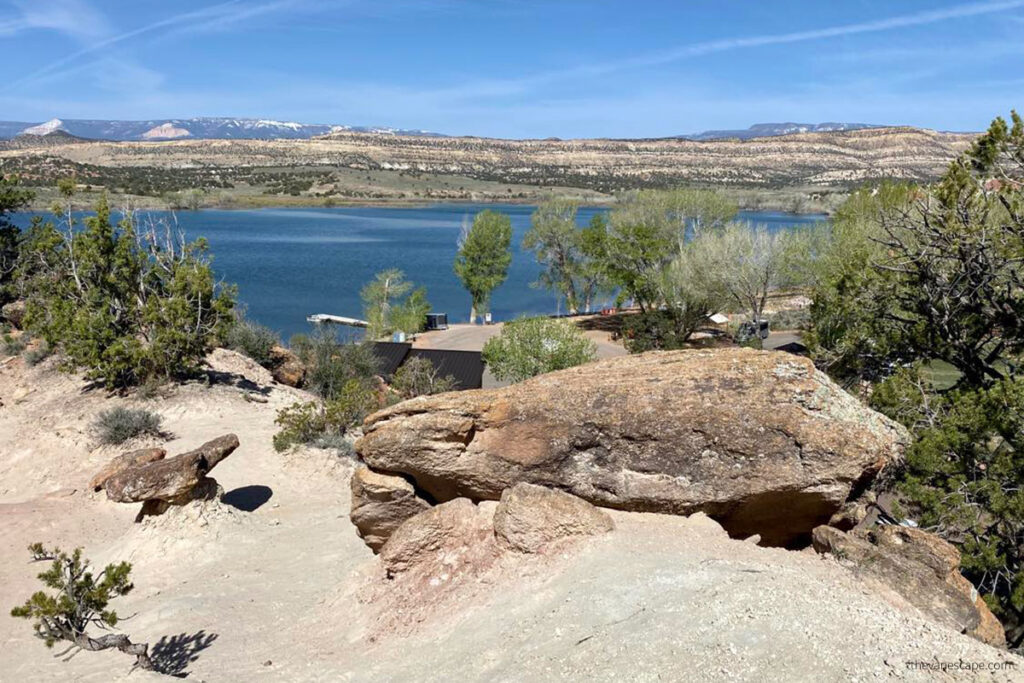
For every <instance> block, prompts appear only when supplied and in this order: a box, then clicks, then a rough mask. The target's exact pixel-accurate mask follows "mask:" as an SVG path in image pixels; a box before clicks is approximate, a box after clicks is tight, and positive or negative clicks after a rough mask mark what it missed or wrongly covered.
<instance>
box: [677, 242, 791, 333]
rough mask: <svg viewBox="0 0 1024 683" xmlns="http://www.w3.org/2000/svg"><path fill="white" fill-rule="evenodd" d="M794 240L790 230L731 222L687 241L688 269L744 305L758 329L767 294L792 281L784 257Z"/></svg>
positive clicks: (712, 288)
mask: <svg viewBox="0 0 1024 683" xmlns="http://www.w3.org/2000/svg"><path fill="white" fill-rule="evenodd" d="M793 244H794V241H793V238H792V237H791V234H790V233H787V232H781V231H779V232H772V231H770V230H768V229H767V228H764V227H751V226H749V225H747V224H746V223H730V224H728V225H727V226H725V227H724V228H722V229H721V230H720V231H717V232H707V233H705V234H702V235H701V236H700V237H699V238H698V239H695V240H694V241H693V243H692V244H691V245H689V252H690V253H689V254H688V255H687V257H688V259H689V263H690V264H691V265H690V267H689V272H690V273H691V274H692V275H693V277H694V278H695V281H697V282H700V283H703V286H704V287H706V288H708V289H711V290H715V291H719V292H722V293H724V294H725V295H726V296H728V297H729V298H730V299H731V300H732V301H733V302H734V303H735V304H736V305H738V306H741V307H743V308H745V309H746V310H747V311H748V313H749V314H750V319H751V320H752V321H753V323H754V325H755V329H757V326H759V325H760V323H761V321H762V320H763V318H764V308H765V305H766V304H767V302H768V295H769V294H770V293H771V292H773V291H775V290H777V289H779V288H780V287H782V286H784V285H787V284H789V283H790V281H791V271H790V269H789V268H788V261H787V260H788V259H789V258H790V254H791V249H792V245H793Z"/></svg>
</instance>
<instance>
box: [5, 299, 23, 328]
mask: <svg viewBox="0 0 1024 683" xmlns="http://www.w3.org/2000/svg"><path fill="white" fill-rule="evenodd" d="M0 317H2V318H3V319H4V320H6V321H7V322H9V323H10V324H12V325H14V326H15V327H16V328H18V329H19V330H20V329H23V328H22V325H23V324H24V322H25V302H24V301H21V300H19V301H11V302H10V303H6V304H4V305H3V308H0Z"/></svg>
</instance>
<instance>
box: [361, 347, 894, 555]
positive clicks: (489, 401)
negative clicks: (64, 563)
mask: <svg viewBox="0 0 1024 683" xmlns="http://www.w3.org/2000/svg"><path fill="white" fill-rule="evenodd" d="M365 432H366V433H365V436H364V437H363V438H362V439H360V440H359V441H358V442H357V443H356V450H357V451H358V452H359V454H360V455H361V456H362V458H363V459H364V461H365V462H366V463H367V464H368V465H369V466H370V467H371V468H374V469H377V470H380V471H386V472H392V473H400V474H404V475H407V476H409V477H411V478H412V480H413V482H414V484H415V486H416V488H417V489H419V490H421V491H424V492H425V493H426V494H427V495H428V496H429V497H431V498H433V499H434V500H435V501H437V502H443V501H447V500H453V499H455V498H458V497H466V498H470V499H472V500H497V499H498V498H499V497H500V496H501V494H502V491H504V490H505V489H507V488H510V487H512V486H514V485H515V484H517V483H519V482H528V483H533V484H539V485H542V486H547V487H550V488H557V489H563V490H565V491H567V492H569V493H572V494H574V495H576V496H579V497H580V498H583V499H584V500H586V501H589V502H591V503H593V504H595V505H599V506H604V507H611V508H617V509H622V510H631V511H639V512H662V513H671V514H681V515H688V514H693V513H695V512H704V513H706V514H708V515H709V516H711V517H712V518H714V519H716V520H718V521H719V522H720V523H721V524H722V525H723V526H724V527H725V528H726V530H727V531H729V533H730V534H731V535H733V536H734V537H739V538H746V537H748V536H751V535H753V534H760V535H761V538H762V543H763V544H766V545H805V544H806V543H808V542H809V541H810V533H811V530H812V529H814V527H816V526H818V525H820V524H824V523H825V522H827V521H828V519H829V518H830V516H831V515H832V514H834V513H835V512H836V511H837V510H838V509H839V508H840V507H841V506H842V505H843V504H844V502H846V500H847V498H848V497H850V494H851V492H854V493H856V492H857V491H859V490H860V489H861V488H862V487H864V486H866V484H867V483H869V482H870V480H871V479H872V478H873V477H874V476H875V475H876V474H877V473H878V471H879V470H881V469H882V468H883V467H884V466H885V465H886V464H888V463H890V462H892V461H894V460H896V459H898V458H899V457H900V456H901V453H902V449H903V446H904V445H905V443H906V441H907V434H906V431H905V430H904V429H903V428H902V427H901V426H899V425H898V424H896V423H895V422H893V421H891V420H889V419H888V418H886V417H884V416H883V415H880V414H878V413H876V412H874V411H872V410H870V409H868V408H867V407H865V406H864V405H862V404H861V403H860V402H859V401H857V400H856V399H855V398H854V397H852V396H850V395H849V394H847V393H846V392H845V391H843V390H842V389H841V388H840V387H839V386H837V385H836V384H834V383H833V382H832V381H831V380H829V379H828V377H826V376H825V375H824V374H823V373H821V372H819V371H817V370H816V369H815V368H814V365H813V364H812V363H811V362H810V361H809V360H807V359H804V358H799V357H796V356H793V355H790V354H786V353H778V352H763V351H754V350H751V349H718V350H707V351H703V350H702V351H674V352H655V353H647V354H641V355H636V356H628V357H622V358H614V359H609V360H605V361H600V362H597V363H590V364H587V365H583V366H579V367H575V368H570V369H568V370H562V371H560V372H554V373H550V374H547V375H541V376H539V377H535V378H533V379H531V380H528V381H526V382H522V383H519V384H515V385H512V386H508V387H503V388H500V389H492V390H475V391H463V392H457V393H449V394H441V395H436V396H427V397H420V398H416V399H413V400H410V401H406V402H404V403H400V404H398V405H395V406H392V407H390V408H387V409H385V410H382V411H380V412H378V413H375V414H373V415H371V416H370V417H369V418H367V420H366V423H365Z"/></svg>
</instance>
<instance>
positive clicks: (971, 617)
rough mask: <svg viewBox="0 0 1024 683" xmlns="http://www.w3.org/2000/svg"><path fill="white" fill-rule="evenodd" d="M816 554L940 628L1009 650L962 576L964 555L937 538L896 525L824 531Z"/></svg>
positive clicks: (816, 541)
mask: <svg viewBox="0 0 1024 683" xmlns="http://www.w3.org/2000/svg"><path fill="white" fill-rule="evenodd" d="M814 549H815V550H817V551H818V552H819V553H830V554H832V555H834V556H836V557H837V558H839V559H841V560H842V561H845V562H848V563H850V564H852V566H853V567H854V569H855V571H856V572H858V573H861V574H864V575H867V576H870V577H873V578H875V579H877V580H879V581H881V582H882V583H883V584H885V585H887V586H889V587H890V588H892V589H893V590H895V591H896V592H897V593H899V594H900V595H901V596H902V597H903V598H904V599H906V600H907V601H908V602H910V603H911V604H912V605H914V606H915V607H917V608H918V609H920V610H921V611H922V612H924V613H925V614H926V615H927V616H928V617H930V618H931V619H933V620H935V621H937V622H938V623H940V624H944V625H946V626H949V627H950V628H953V629H955V630H957V631H959V632H961V633H966V634H968V635H970V636H973V637H975V638H977V639H978V640H981V641H982V642H985V643H988V644H989V645H995V646H997V647H1005V646H1006V635H1005V633H1004V632H1003V627H1002V624H1000V623H999V620H998V619H996V617H995V615H994V614H992V612H991V611H990V610H989V608H988V605H986V604H985V601H984V600H982V599H981V597H980V596H979V595H978V591H977V590H976V589H975V588H974V586H973V585H971V582H970V581H968V580H967V579H965V578H964V577H963V575H961V574H960V552H959V551H958V550H957V549H956V548H955V547H953V545H951V544H950V543H947V542H946V541H944V540H942V539H941V538H939V537H938V536H936V535H935V534H930V533H928V532H927V531H923V530H921V529H914V528H911V527H904V526H895V525H889V526H880V527H873V528H869V529H856V530H854V531H849V532H843V531H840V530H839V529H835V528H833V527H829V526H821V527H818V528H817V529H815V530H814Z"/></svg>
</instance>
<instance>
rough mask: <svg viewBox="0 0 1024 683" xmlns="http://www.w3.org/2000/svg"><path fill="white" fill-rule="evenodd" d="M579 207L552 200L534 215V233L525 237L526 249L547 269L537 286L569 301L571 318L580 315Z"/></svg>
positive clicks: (531, 220)
mask: <svg viewBox="0 0 1024 683" xmlns="http://www.w3.org/2000/svg"><path fill="white" fill-rule="evenodd" d="M578 209H579V203H577V202H575V201H572V200H569V199H550V200H548V201H546V202H544V203H543V204H541V205H540V206H538V207H537V209H536V210H535V211H534V212H533V216H532V217H531V218H530V223H531V227H530V230H529V231H528V232H527V233H526V235H525V236H524V237H523V249H527V250H529V251H532V252H534V254H535V255H536V257H537V262H538V263H540V264H541V265H542V266H544V270H543V271H542V272H541V274H540V277H539V279H538V281H537V284H538V285H539V286H541V287H544V288H545V289H549V290H551V291H553V292H557V293H558V294H559V295H560V296H561V297H563V298H564V299H565V304H566V308H567V309H568V311H569V313H570V314H573V313H576V312H578V311H579V307H580V299H579V294H578V291H577V277H578V275H579V267H580V261H581V259H582V258H583V254H582V251H581V248H580V247H581V235H580V231H579V229H578V228H577V227H576V212H577V211H578Z"/></svg>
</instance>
